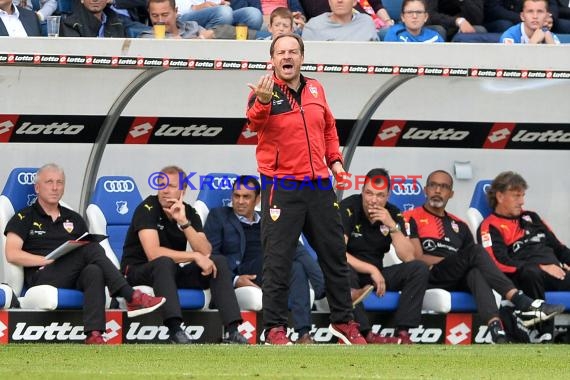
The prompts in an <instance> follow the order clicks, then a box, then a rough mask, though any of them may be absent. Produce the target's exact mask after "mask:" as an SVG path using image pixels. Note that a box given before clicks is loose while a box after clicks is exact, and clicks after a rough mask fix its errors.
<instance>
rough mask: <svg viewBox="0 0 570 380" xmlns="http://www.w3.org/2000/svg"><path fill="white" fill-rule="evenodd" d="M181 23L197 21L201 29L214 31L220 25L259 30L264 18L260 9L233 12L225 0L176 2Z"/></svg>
mask: <svg viewBox="0 0 570 380" xmlns="http://www.w3.org/2000/svg"><path fill="white" fill-rule="evenodd" d="M176 6H177V7H178V14H179V15H180V17H181V21H196V22H197V23H198V24H200V26H201V27H203V28H206V29H213V28H214V27H215V26H218V25H239V24H244V25H247V27H248V28H249V29H253V30H259V29H261V26H262V25H263V16H262V14H261V11H260V10H259V9H256V8H253V7H245V8H240V9H237V10H233V9H232V8H231V7H230V2H229V1H225V0H176Z"/></svg>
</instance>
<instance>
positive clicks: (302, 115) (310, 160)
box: [299, 104, 315, 179]
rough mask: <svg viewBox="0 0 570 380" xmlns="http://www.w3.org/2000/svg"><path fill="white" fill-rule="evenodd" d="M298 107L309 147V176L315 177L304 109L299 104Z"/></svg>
mask: <svg viewBox="0 0 570 380" xmlns="http://www.w3.org/2000/svg"><path fill="white" fill-rule="evenodd" d="M299 108H300V109H301V117H302V118H303V126H304V127H305V137H306V138H307V148H308V149H309V163H310V164H311V173H313V175H312V176H311V178H313V179H314V178H315V168H314V167H313V154H312V152H311V142H310V141H309V131H308V129H307V122H306V121H305V110H304V109H303V106H302V105H300V104H299Z"/></svg>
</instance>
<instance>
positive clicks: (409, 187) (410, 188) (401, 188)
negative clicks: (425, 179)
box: [392, 182, 422, 195]
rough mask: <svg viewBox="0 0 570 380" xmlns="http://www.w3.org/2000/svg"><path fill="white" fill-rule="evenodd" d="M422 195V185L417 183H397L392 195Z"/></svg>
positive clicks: (393, 187)
mask: <svg viewBox="0 0 570 380" xmlns="http://www.w3.org/2000/svg"><path fill="white" fill-rule="evenodd" d="M421 193H422V188H421V187H420V184H419V183H417V182H415V183H395V184H394V186H392V194H395V195H419V194H421Z"/></svg>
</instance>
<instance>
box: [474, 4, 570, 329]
mask: <svg viewBox="0 0 570 380" xmlns="http://www.w3.org/2000/svg"><path fill="white" fill-rule="evenodd" d="M525 4H526V3H525ZM527 188H528V185H527V182H526V181H525V180H524V178H523V177H522V176H521V175H520V174H518V173H514V172H503V173H501V174H499V175H498V176H497V177H496V178H495V179H494V180H493V182H492V183H491V187H490V188H489V190H488V192H487V199H488V201H489V206H490V207H491V209H492V210H493V213H492V214H491V215H489V216H488V217H487V218H485V220H484V221H483V223H481V226H480V227H479V231H478V233H477V238H478V239H479V241H480V242H481V244H482V245H483V247H484V248H485V249H486V250H487V252H488V253H489V254H490V255H491V257H492V258H493V260H494V261H495V263H496V264H497V265H498V267H499V269H500V270H501V271H503V273H505V274H506V275H507V276H508V277H509V278H510V279H511V280H512V281H513V282H514V283H515V285H517V286H518V287H519V288H520V289H522V290H523V291H524V292H525V293H527V294H528V295H529V296H530V297H534V298H540V299H544V296H545V291H548V290H570V275H568V272H570V249H568V247H566V246H565V245H564V244H562V243H561V242H560V241H559V240H558V238H557V237H556V235H554V232H552V230H551V229H550V227H548V225H547V224H546V223H545V222H544V221H543V220H542V218H541V217H540V216H539V215H538V214H537V213H535V212H533V211H527V210H524V209H523V206H524V203H525V192H526V189H527ZM523 317H525V315H523ZM526 317H530V318H534V315H533V314H532V313H531V314H530V315H528V314H526ZM553 329H554V323H547V324H545V325H544V326H539V332H540V333H541V334H543V335H544V334H552V333H553ZM550 339H552V336H551V337H550Z"/></svg>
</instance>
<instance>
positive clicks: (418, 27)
mask: <svg viewBox="0 0 570 380" xmlns="http://www.w3.org/2000/svg"><path fill="white" fill-rule="evenodd" d="M400 18H401V19H402V22H401V23H399V24H397V25H394V26H392V27H391V28H390V29H389V30H388V33H387V34H386V36H385V37H384V41H387V42H428V43H429V42H444V40H443V38H442V37H441V36H440V35H439V33H437V32H436V31H435V30H433V29H429V28H424V25H425V23H426V21H427V20H428V18H429V15H428V13H427V11H426V2H425V0H404V1H403V2H402V14H401V15H400Z"/></svg>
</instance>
